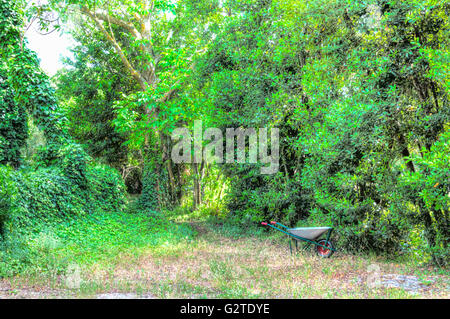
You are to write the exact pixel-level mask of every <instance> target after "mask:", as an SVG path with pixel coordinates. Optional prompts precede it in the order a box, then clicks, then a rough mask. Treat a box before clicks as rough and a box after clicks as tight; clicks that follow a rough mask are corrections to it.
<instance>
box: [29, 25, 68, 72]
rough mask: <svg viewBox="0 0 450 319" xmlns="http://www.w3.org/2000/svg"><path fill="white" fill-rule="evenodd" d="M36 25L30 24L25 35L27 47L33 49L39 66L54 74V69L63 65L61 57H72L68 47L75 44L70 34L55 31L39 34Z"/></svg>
mask: <svg viewBox="0 0 450 319" xmlns="http://www.w3.org/2000/svg"><path fill="white" fill-rule="evenodd" d="M37 29H38V25H37V24H36V25H32V26H31V27H30V28H29V29H28V30H27V32H26V33H25V37H26V38H27V39H28V48H30V49H31V50H33V51H35V52H36V53H37V55H38V57H39V59H40V60H41V68H42V69H43V70H44V71H45V72H46V73H47V74H48V75H49V76H53V75H55V73H56V71H58V70H59V69H61V68H62V67H63V64H62V62H61V59H62V58H64V57H72V56H73V55H72V53H71V52H70V50H69V49H70V47H71V46H73V45H74V44H75V41H74V40H73V39H72V37H71V36H70V34H67V33H63V34H61V32H58V31H55V32H52V33H50V34H47V35H41V34H39V32H38V31H37Z"/></svg>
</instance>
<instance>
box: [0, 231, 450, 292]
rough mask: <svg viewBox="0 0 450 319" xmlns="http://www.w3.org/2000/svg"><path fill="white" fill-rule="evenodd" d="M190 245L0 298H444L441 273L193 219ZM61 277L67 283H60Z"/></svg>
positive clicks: (22, 285) (23, 286) (6, 284)
mask: <svg viewBox="0 0 450 319" xmlns="http://www.w3.org/2000/svg"><path fill="white" fill-rule="evenodd" d="M192 226H193V227H194V228H195V229H196V230H197V232H198V236H197V238H196V239H195V240H194V241H192V242H190V243H182V244H180V245H178V246H175V247H170V246H169V247H167V249H164V252H158V253H155V252H154V251H150V250H149V252H148V253H145V254H143V255H141V256H140V257H138V258H127V257H126V255H125V256H124V257H123V258H122V259H121V260H120V261H119V262H118V264H117V265H116V266H115V267H114V268H113V269H104V268H96V267H95V265H94V266H93V267H91V268H90V269H89V271H85V272H82V273H81V281H80V285H79V288H78V287H75V288H74V289H67V285H65V284H64V279H67V278H64V277H62V278H59V279H58V280H57V283H56V284H53V286H55V287H54V288H48V286H46V285H42V284H37V285H36V284H35V285H30V283H29V282H24V281H21V280H16V281H15V282H12V281H11V280H10V281H5V280H3V281H1V282H0V298H79V297H83V298H107V299H109V298H202V297H207V298H253V297H255V298H448V297H449V278H448V275H436V274H433V275H427V276H425V275H421V276H418V275H417V274H415V272H416V271H415V269H408V268H407V267H406V266H402V265H399V264H395V263H387V262H383V261H382V260H381V259H368V258H367V257H358V256H352V255H344V254H340V253H337V254H335V255H334V256H332V257H331V258H329V259H320V258H318V257H317V256H315V255H313V254H308V253H303V254H299V255H293V256H292V255H290V254H289V250H288V248H287V246H286V245H281V244H279V243H276V242H274V241H272V240H269V239H267V240H263V241H261V240H260V239H256V238H251V237H250V238H249V237H242V238H231V237H228V236H224V235H220V234H218V233H217V232H213V231H211V230H210V229H208V228H206V227H204V226H202V225H201V224H193V225H192ZM66 281H67V280H66Z"/></svg>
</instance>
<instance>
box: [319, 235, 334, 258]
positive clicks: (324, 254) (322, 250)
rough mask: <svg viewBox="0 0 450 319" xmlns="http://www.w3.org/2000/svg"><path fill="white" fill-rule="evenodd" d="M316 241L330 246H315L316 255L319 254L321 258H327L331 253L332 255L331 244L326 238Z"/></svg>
mask: <svg viewBox="0 0 450 319" xmlns="http://www.w3.org/2000/svg"><path fill="white" fill-rule="evenodd" d="M317 243H318V244H320V245H323V246H325V247H328V248H330V249H326V248H325V247H322V246H316V253H317V255H318V256H320V257H322V258H329V257H331V255H333V250H332V248H333V245H332V244H331V242H330V241H326V239H321V240H319V241H318V242H317Z"/></svg>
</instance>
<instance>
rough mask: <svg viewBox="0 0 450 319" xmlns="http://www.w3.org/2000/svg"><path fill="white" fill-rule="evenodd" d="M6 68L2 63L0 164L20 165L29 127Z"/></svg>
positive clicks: (0, 67)
mask: <svg viewBox="0 0 450 319" xmlns="http://www.w3.org/2000/svg"><path fill="white" fill-rule="evenodd" d="M4 71H5V70H3V66H2V65H0V119H1V122H0V164H2V165H6V164H10V165H11V166H13V167H18V166H19V165H20V161H21V158H20V149H21V148H22V147H23V146H24V144H25V141H26V138H27V133H28V127H27V113H26V109H25V107H24V106H23V105H21V104H17V103H16V102H15V101H14V92H13V91H12V90H11V87H10V86H9V85H8V79H7V77H6V76H5V72H4Z"/></svg>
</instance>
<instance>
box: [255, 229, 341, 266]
mask: <svg viewBox="0 0 450 319" xmlns="http://www.w3.org/2000/svg"><path fill="white" fill-rule="evenodd" d="M261 224H262V225H264V226H270V227H272V228H274V229H276V230H278V231H280V232H282V233H285V234H286V235H288V236H289V237H291V239H292V240H293V241H294V242H295V247H296V248H298V245H297V244H298V242H299V241H304V242H306V243H307V245H306V246H305V248H304V249H307V248H308V247H309V246H310V245H311V244H312V245H314V246H315V248H316V253H317V255H319V256H320V257H323V258H328V257H331V255H332V254H333V252H335V251H336V249H335V248H334V247H333V244H332V243H331V241H330V236H331V232H332V231H333V227H297V228H289V227H286V226H284V225H283V224H280V223H278V222H275V221H272V222H270V223H266V222H262V223H261ZM325 233H326V234H327V235H326V239H319V240H317V238H319V237H320V236H322V235H323V234H325ZM289 248H290V250H291V253H292V246H291V242H290V241H289Z"/></svg>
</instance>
